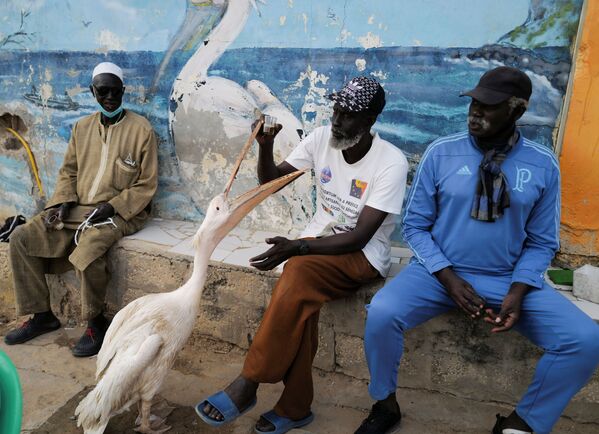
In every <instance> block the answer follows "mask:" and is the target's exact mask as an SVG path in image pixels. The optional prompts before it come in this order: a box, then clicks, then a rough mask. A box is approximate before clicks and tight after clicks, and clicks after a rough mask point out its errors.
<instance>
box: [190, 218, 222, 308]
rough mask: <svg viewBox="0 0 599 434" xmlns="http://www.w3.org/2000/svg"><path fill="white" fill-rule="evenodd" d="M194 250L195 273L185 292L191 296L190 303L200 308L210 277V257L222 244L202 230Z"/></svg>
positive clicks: (197, 236)
mask: <svg viewBox="0 0 599 434" xmlns="http://www.w3.org/2000/svg"><path fill="white" fill-rule="evenodd" d="M193 242H194V248H195V254H194V258H193V271H192V273H191V277H190V278H189V280H188V281H187V283H186V284H185V285H184V287H185V290H186V291H188V292H189V293H190V294H189V297H190V299H189V302H190V303H195V306H199V304H200V300H201V298H202V291H203V289H204V284H205V283H206V277H207V275H208V263H209V262H210V256H212V252H214V249H216V246H217V245H218V243H219V242H220V239H215V237H214V236H213V235H212V234H210V233H208V232H206V231H203V230H202V229H201V228H200V230H199V231H198V233H197V234H196V235H195V237H194V241H193Z"/></svg>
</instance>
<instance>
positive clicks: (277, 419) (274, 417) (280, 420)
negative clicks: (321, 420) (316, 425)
mask: <svg viewBox="0 0 599 434" xmlns="http://www.w3.org/2000/svg"><path fill="white" fill-rule="evenodd" d="M262 417H263V418H264V419H266V420H267V421H269V422H270V423H272V424H273V425H274V427H275V430H274V431H260V430H258V429H257V428H254V432H256V433H258V434H285V433H286V432H287V431H291V430H292V429H294V428H301V427H302V426H305V425H308V424H309V423H310V422H312V421H313V420H314V413H312V412H310V414H309V415H308V416H306V417H305V418H303V419H300V420H291V419H288V418H286V417H282V416H279V415H278V414H277V413H275V411H274V410H270V411H269V412H267V413H264V414H263V415H262Z"/></svg>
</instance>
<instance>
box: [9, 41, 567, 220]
mask: <svg viewBox="0 0 599 434" xmlns="http://www.w3.org/2000/svg"><path fill="white" fill-rule="evenodd" d="M474 52H475V49H473V48H463V49H458V48H452V49H437V48H426V47H407V48H402V47H390V48H378V49H370V50H363V49H353V48H348V49H343V48H335V49H303V48H300V49H294V48H274V49H273V48H251V49H232V50H228V51H226V52H225V53H224V54H223V56H222V57H221V58H220V59H219V60H218V61H217V62H216V63H214V64H213V65H212V67H211V69H210V72H209V73H210V75H218V76H222V77H225V78H228V79H230V80H233V81H236V82H237V83H239V84H241V85H243V84H244V83H245V82H247V81H248V80H260V81H263V82H264V83H266V84H267V85H268V86H269V88H270V89H271V90H272V91H273V93H274V94H275V95H276V96H277V97H278V98H279V99H280V100H281V101H282V102H283V103H284V104H286V105H287V106H288V107H289V108H290V109H291V110H292V111H293V112H294V114H295V115H296V116H297V117H298V118H300V119H302V120H303V123H304V126H305V130H306V133H308V132H310V130H311V129H313V128H314V127H316V126H318V124H319V123H321V122H323V120H322V119H317V118H316V113H317V111H315V110H314V109H313V108H314V106H325V105H328V104H329V102H328V100H326V98H325V95H326V94H328V93H329V92H331V91H333V90H335V89H340V88H341V86H342V85H343V83H344V82H345V81H346V80H348V79H349V78H351V77H353V76H356V75H370V76H374V77H377V78H378V79H379V80H380V81H381V83H382V84H383V85H384V87H385V90H386V93H387V106H386V108H385V110H384V112H383V114H382V115H381V116H380V117H379V120H378V122H377V124H376V125H375V130H377V131H378V132H379V133H380V134H381V136H382V137H383V138H385V139H387V140H389V141H390V142H391V143H393V144H394V145H395V146H397V147H399V148H400V149H402V150H403V151H404V152H405V153H406V154H407V155H408V156H409V157H410V160H411V161H412V162H414V163H415V162H417V161H418V158H419V155H421V154H422V152H423V151H424V149H425V148H426V146H427V145H428V144H429V143H430V142H431V141H432V140H434V139H435V138H436V137H438V136H442V135H446V134H451V133H454V132H457V131H461V130H464V129H465V127H466V123H465V122H466V113H467V107H468V103H469V98H460V97H459V93H460V92H461V91H464V90H468V89H470V88H472V87H473V86H474V85H475V84H476V82H477V81H478V78H479V77H480V75H481V74H482V73H483V72H484V71H485V70H487V69H489V68H492V67H494V66H497V65H500V64H501V63H500V61H498V60H486V59H484V58H476V57H473V56H472V53H474ZM190 54H191V53H189V52H184V51H180V52H178V53H176V54H175V56H173V58H172V60H171V62H170V63H169V65H168V67H167V69H166V71H165V74H164V75H163V76H162V79H161V81H160V82H159V86H158V88H157V89H156V90H155V92H150V87H151V83H152V80H153V78H154V75H155V73H156V70H157V68H158V65H159V64H160V62H161V60H162V58H163V55H164V53H162V52H148V51H144V52H109V53H108V54H101V53H93V52H21V51H1V52H0V71H2V75H0V81H1V83H2V86H0V102H2V103H5V104H6V105H8V104H7V103H8V102H9V101H14V100H17V99H18V98H21V101H22V103H23V104H25V105H26V106H27V109H28V111H29V112H30V113H32V114H33V117H34V118H35V119H37V120H36V122H35V124H33V125H28V126H27V127H28V128H31V129H34V130H35V131H36V133H35V134H34V138H35V139H36V140H37V141H38V143H32V147H33V149H34V151H35V149H36V148H38V149H41V148H43V149H45V150H51V151H52V152H51V153H50V154H49V155H52V157H51V158H46V160H44V161H40V162H38V163H39V164H40V168H41V172H42V178H43V181H44V185H46V186H48V187H49V188H50V189H51V188H52V185H53V177H54V176H55V175H56V173H57V171H58V168H59V167H60V164H61V161H62V155H63V153H64V150H65V149H66V145H67V142H68V139H69V137H70V131H71V128H72V125H73V124H74V122H75V121H76V120H77V119H79V118H80V117H82V116H84V115H87V114H90V113H92V112H94V111H96V103H95V100H94V98H93V97H92V95H91V94H90V92H89V91H88V90H87V86H88V85H89V83H90V77H89V75H88V73H86V71H91V69H92V68H93V66H94V65H95V64H96V63H98V62H100V61H105V60H109V61H113V62H115V63H117V64H119V65H121V66H122V67H123V69H124V70H125V74H126V86H127V94H126V97H125V106H126V107H127V108H129V109H132V110H134V111H137V112H139V113H142V114H144V115H145V116H146V117H148V118H149V119H150V121H151V122H152V124H153V125H154V128H155V130H156V133H157V135H158V136H159V147H160V153H159V158H160V167H161V173H160V187H159V192H158V194H157V197H156V199H155V201H154V205H155V209H156V210H157V212H158V213H159V214H160V215H161V216H163V217H166V218H175V219H187V220H198V219H200V218H201V217H202V211H201V209H199V208H198V207H197V206H195V205H194V204H193V203H190V200H189V198H188V196H186V195H185V194H184V193H183V192H182V188H181V185H182V181H181V178H180V177H179V171H178V166H177V158H176V153H175V147H174V145H173V142H172V138H171V137H170V134H169V130H168V110H169V94H170V91H171V87H172V83H173V81H174V80H175V77H176V76H177V74H178V72H179V71H180V70H181V68H182V67H183V65H184V64H185V62H186V61H187V60H188V58H189V56H190ZM517 54H519V56H520V57H522V53H517ZM524 54H526V53H524ZM535 56H537V57H540V58H542V61H543V62H546V63H547V64H548V65H550V64H551V63H558V62H562V63H563V62H568V64H569V62H570V58H569V53H568V50H567V49H566V48H563V47H545V48H539V49H536V50H535ZM516 57H518V56H516ZM356 59H358V60H356ZM546 69H547V68H546ZM530 75H531V78H532V80H533V86H534V92H533V97H532V99H531V102H530V108H529V111H528V112H527V114H526V115H525V117H524V118H523V119H522V122H521V123H522V129H523V131H524V134H525V135H526V136H527V137H529V138H530V139H532V140H535V141H537V142H539V143H541V144H543V145H545V146H548V147H551V146H552V133H553V129H554V127H555V123H556V118H557V116H558V114H559V110H560V107H561V102H562V97H563V89H559V86H557V87H556V86H554V84H552V80H551V78H550V77H545V76H542V75H537V74H535V73H530ZM48 85H51V92H52V94H54V95H63V94H64V93H65V92H68V94H69V95H70V97H71V98H72V100H73V101H74V102H75V103H77V104H78V105H79V107H78V108H77V109H76V110H62V109H60V108H48V107H40V106H38V105H36V104H35V103H34V102H31V101H28V100H27V99H25V97H24V96H25V95H26V94H28V93H31V92H32V86H34V87H35V90H37V91H40V89H42V90H43V89H46V90H47V89H48V88H47V87H46V88H44V86H48ZM324 122H326V120H324ZM0 165H1V167H2V170H1V174H0V182H2V185H3V186H7V187H8V191H11V192H18V191H19V190H23V186H20V188H19V183H23V182H25V181H26V182H25V183H26V185H30V181H28V180H27V179H28V177H27V168H26V162H25V161H24V160H19V159H14V158H7V157H1V158H0ZM34 208H35V207H34V205H33V204H32V205H31V206H30V207H29V209H24V210H22V212H24V213H30V215H31V214H33V213H34V211H35V210H34Z"/></svg>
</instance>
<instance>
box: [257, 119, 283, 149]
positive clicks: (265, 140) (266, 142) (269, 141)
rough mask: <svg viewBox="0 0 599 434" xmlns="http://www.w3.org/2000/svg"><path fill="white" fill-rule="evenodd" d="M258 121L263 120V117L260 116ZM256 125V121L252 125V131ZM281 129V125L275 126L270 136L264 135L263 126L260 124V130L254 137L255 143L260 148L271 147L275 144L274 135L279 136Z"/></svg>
mask: <svg viewBox="0 0 599 434" xmlns="http://www.w3.org/2000/svg"><path fill="white" fill-rule="evenodd" d="M260 119H262V120H264V115H262V116H260ZM257 123H258V121H255V122H254V123H253V124H252V131H254V128H256V124H257ZM282 129H283V125H281V124H276V125H275V127H274V129H273V133H272V134H264V124H262V128H260V131H258V134H257V135H256V141H257V142H258V144H259V145H260V147H263V146H269V147H272V145H273V144H274V142H275V137H276V135H277V134H279V131H281V130H282Z"/></svg>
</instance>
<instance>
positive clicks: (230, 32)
mask: <svg viewBox="0 0 599 434" xmlns="http://www.w3.org/2000/svg"><path fill="white" fill-rule="evenodd" d="M250 9H251V4H250V0H229V4H228V5H227V10H226V12H225V14H224V15H223V17H222V19H221V20H220V22H219V23H218V25H217V26H216V27H215V28H214V30H212V32H210V34H209V35H208V36H207V37H206V41H205V42H204V43H203V44H200V47H199V48H198V49H197V50H196V52H195V53H194V54H193V56H191V58H190V59H189V60H188V61H187V63H186V64H185V66H184V67H183V69H182V70H181V73H180V74H179V79H180V80H183V81H188V80H192V81H198V80H201V79H202V78H204V77H206V76H207V74H208V68H210V65H212V64H213V63H214V62H216V61H217V60H218V58H219V57H220V56H221V55H222V54H223V53H224V52H225V50H226V49H227V47H228V46H229V45H231V43H232V42H233V41H234V40H235V39H236V38H237V36H239V33H241V30H243V27H244V25H245V22H246V21H247V19H248V16H249V14H250Z"/></svg>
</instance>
